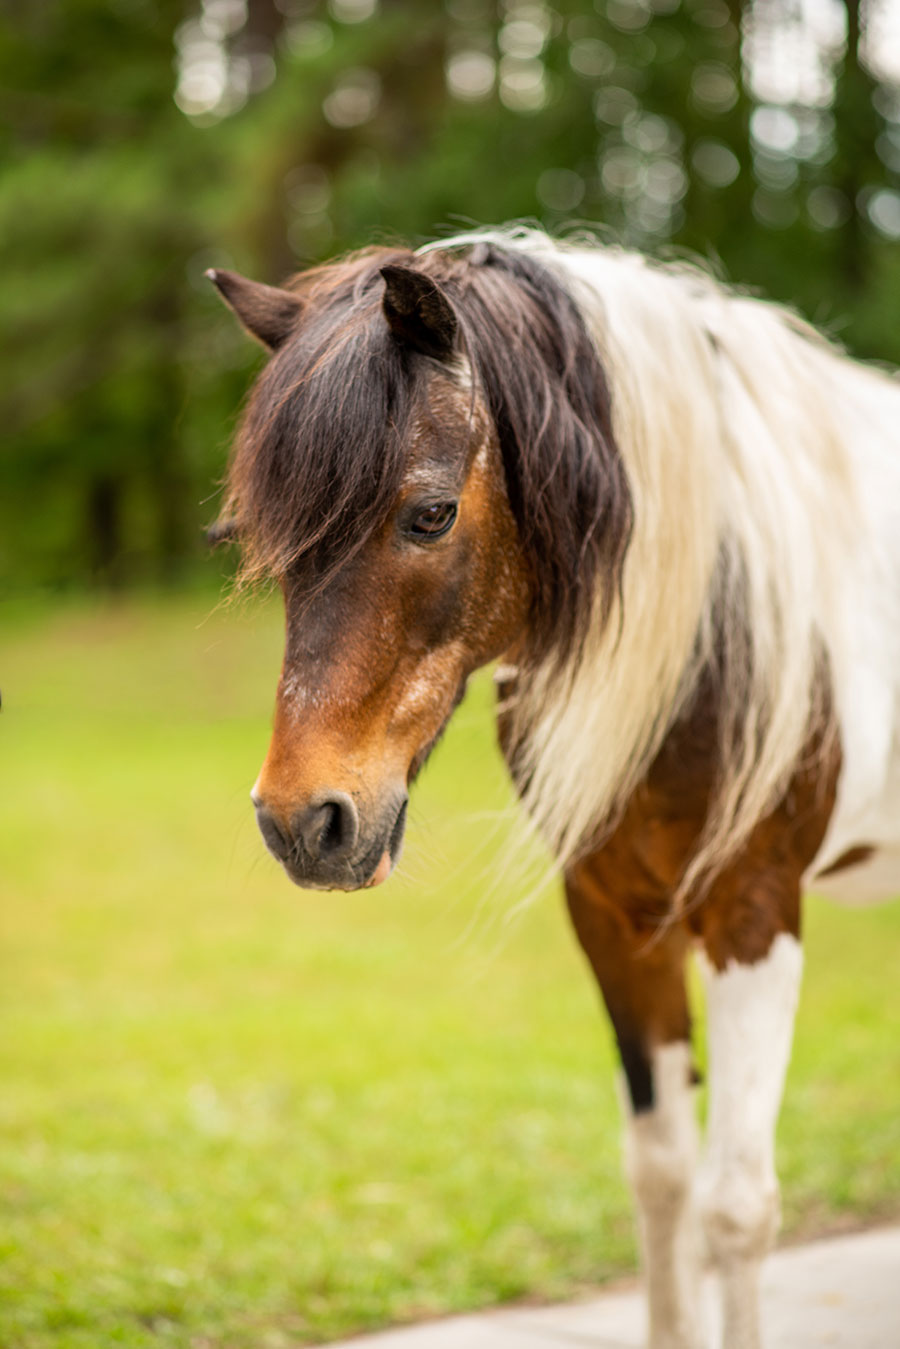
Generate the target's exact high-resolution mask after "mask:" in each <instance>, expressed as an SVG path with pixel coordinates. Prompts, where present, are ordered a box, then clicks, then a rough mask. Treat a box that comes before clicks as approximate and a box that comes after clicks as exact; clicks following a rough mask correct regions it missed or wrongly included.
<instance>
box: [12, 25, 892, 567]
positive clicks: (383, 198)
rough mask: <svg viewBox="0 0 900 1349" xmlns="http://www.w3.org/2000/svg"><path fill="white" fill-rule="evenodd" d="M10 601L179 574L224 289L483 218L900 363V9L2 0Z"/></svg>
mask: <svg viewBox="0 0 900 1349" xmlns="http://www.w3.org/2000/svg"><path fill="white" fill-rule="evenodd" d="M0 12H2V16H3V17H2V20H0V69H2V81H0V127H2V130H0V134H2V146H3V168H2V177H0V238H2V241H3V249H2V259H0V268H2V273H0V284H2V295H3V304H2V307H0V332H2V338H3V351H4V368H3V381H2V383H3V387H2V392H0V400H2V406H0V412H2V428H3V439H4V442H5V443H4V448H3V450H2V460H0V475H2V476H0V587H3V588H5V589H9V588H10V587H15V588H17V589H18V588H22V587H29V586H31V585H33V584H34V583H40V584H42V585H50V586H53V587H70V586H76V587H79V586H83V585H85V584H102V585H107V586H127V585H128V584H133V583H135V582H139V581H147V580H154V581H164V582H171V581H174V580H177V579H178V578H179V577H183V576H184V575H185V573H186V572H188V571H189V570H190V569H191V568H192V567H193V566H194V565H195V564H196V562H197V559H198V556H199V554H200V548H201V541H200V525H201V523H202V522H203V521H204V520H207V519H209V518H210V516H211V515H212V514H213V513H214V511H215V500H214V499H213V500H210V495H211V493H212V492H213V490H214V486H215V484H216V482H217V481H218V480H219V479H220V478H221V474H222V467H223V460H224V456H225V449H226V445H227V441H228V429H229V426H230V423H231V419H232V417H233V415H234V410H235V407H236V405H237V403H238V402H239V400H240V398H241V395H242V392H243V390H244V388H245V386H246V383H247V378H248V374H249V372H250V370H251V369H252V365H253V360H254V354H253V351H252V350H251V348H250V347H249V346H248V344H247V343H246V341H245V339H244V338H242V337H241V336H240V335H239V334H238V333H237V331H235V329H234V327H232V326H230V325H229V323H228V321H227V320H226V318H225V316H224V314H222V313H221V312H220V311H219V309H218V308H217V307H216V302H215V300H214V298H213V296H212V295H211V294H210V293H209V289H210V288H209V286H208V283H207V282H205V281H203V279H202V275H203V271H204V269H205V268H206V267H208V266H211V265H228V266H233V267H235V268H237V269H239V270H243V271H246V272H249V273H251V274H252V275H254V276H256V277H258V278H260V279H264V280H268V281H277V280H279V279H282V278H283V277H285V276H286V275H287V274H289V273H290V272H292V271H294V270H296V269H298V268H300V267H303V266H305V265H307V264H309V263H310V262H313V261H316V260H319V259H322V258H325V257H327V256H329V255H330V254H333V253H340V252H342V251H344V250H347V249H349V248H354V247H357V246H360V245H363V244H368V243H371V242H373V241H380V240H385V239H398V238H399V239H403V240H408V241H411V242H413V243H416V242H420V241H423V240H425V239H427V238H430V237H433V236H434V235H435V234H440V233H441V232H446V231H447V230H448V229H450V230H453V229H458V228H459V227H460V225H461V224H464V223H468V222H479V223H497V222H500V221H504V220H509V219H513V218H521V217H527V218H536V219H538V220H540V221H542V222H543V223H545V224H546V225H547V226H548V227H550V228H551V229H557V228H559V227H560V226H561V225H563V224H564V223H565V222H568V221H571V220H584V221H590V222H595V223H597V224H599V225H601V226H602V227H603V228H604V229H605V230H607V231H608V232H609V234H610V235H611V236H612V237H614V238H616V239H618V240H621V241H624V242H626V243H629V244H634V245H637V246H639V247H643V248H649V249H651V250H654V251H665V250H667V249H671V248H673V247H674V248H677V249H685V248H686V249H691V250H695V251H696V252H698V253H699V254H700V255H701V256H702V257H704V258H708V259H711V260H714V261H716V263H717V265H721V267H722V268H723V269H724V272H725V273H726V274H727V275H728V276H730V277H731V278H732V279H733V280H735V281H739V282H741V283H742V284H747V285H751V286H756V287H759V288H761V289H762V290H763V291H765V292H766V293H767V294H770V295H772V296H774V297H777V298H780V299H784V300H788V301H790V302H791V303H794V304H796V305H798V306H799V307H800V308H801V309H802V310H803V311H804V312H805V313H806V314H807V315H808V316H809V317H811V318H813V319H814V320H815V321H817V322H819V323H822V324H825V325H826V326H827V327H828V328H829V329H830V330H831V331H832V332H834V333H835V334H837V335H838V336H839V337H840V338H841V339H842V340H844V341H846V342H847V343H848V344H849V345H850V346H851V347H852V348H853V350H854V351H855V352H857V353H858V354H861V355H864V356H867V357H877V358H880V359H884V360H893V361H897V360H900V325H898V323H897V320H896V315H897V313H898V311H900V248H898V239H900V0H868V3H864V2H863V0H746V2H745V0H596V3H593V4H592V3H590V0H553V3H549V2H547V3H545V2H544V0H445V2H443V3H442V2H441V0H329V3H327V4H326V3H323V2H322V0H28V3H27V4H22V3H17V2H16V0H5V3H4V4H3V6H2V10H0Z"/></svg>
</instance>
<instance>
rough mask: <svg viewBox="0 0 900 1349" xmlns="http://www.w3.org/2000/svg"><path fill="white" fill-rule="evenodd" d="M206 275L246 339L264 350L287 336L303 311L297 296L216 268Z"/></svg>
mask: <svg viewBox="0 0 900 1349" xmlns="http://www.w3.org/2000/svg"><path fill="white" fill-rule="evenodd" d="M206 275H207V277H208V278H209V280H210V281H211V282H212V283H213V285H214V286H215V287H216V289H217V290H218V291H219V293H220V295H221V296H222V299H223V300H224V301H225V303H226V304H227V305H228V308H229V309H231V310H233V311H234V313H235V314H237V316H238V318H239V319H240V321H241V323H242V324H243V325H244V327H245V328H246V329H247V332H248V333H249V334H250V336H251V337H255V338H256V340H257V341H258V342H262V344H263V346H264V347H268V348H269V350H270V351H275V350H276V349H277V348H278V347H280V346H281V344H282V343H283V342H285V341H286V340H287V338H288V337H290V335H291V333H292V332H293V331H294V328H295V327H296V326H297V320H298V319H299V318H300V314H301V311H302V309H303V302H302V300H301V299H300V297H299V296H298V295H295V294H294V293H293V292H292V291H290V290H279V288H278V287H277V286H264V285H263V284H262V282H261V281H249V280H248V279H247V277H245V276H239V275H238V274H237V272H224V271H222V270H221V269H220V268H218V267H210V269H209V271H208V272H207V273H206Z"/></svg>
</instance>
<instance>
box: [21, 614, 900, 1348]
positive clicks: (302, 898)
mask: <svg viewBox="0 0 900 1349" xmlns="http://www.w3.org/2000/svg"><path fill="white" fill-rule="evenodd" d="M2 624H3V629H2V633H3V635H2V638H0V683H2V688H3V697H4V710H3V714H2V719H0V765H2V773H3V783H4V791H3V816H2V824H0V899H2V903H0V952H2V954H0V960H2V969H0V1078H2V1082H3V1089H2V1094H0V1344H2V1345H4V1346H9V1347H10V1349H13V1347H15V1349H49V1346H54V1349H87V1347H88V1346H91V1347H92V1349H94V1347H95V1346H98V1345H113V1344H115V1345H126V1346H143V1345H172V1346H185V1347H188V1346H190V1349H213V1347H215V1349H224V1347H225V1346H228V1347H229V1349H232V1347H234V1349H244V1347H245V1346H246V1349H249V1346H251V1345H252V1346H254V1349H278V1346H287V1345H295V1344H300V1343H308V1342H316V1341H321V1340H326V1339H328V1338H333V1337H335V1336H338V1335H342V1334H348V1333H350V1332H352V1331H359V1330H364V1329H367V1328H372V1327H375V1326H378V1325H381V1324H384V1323H385V1322H388V1321H397V1320H399V1321H402V1320H409V1319H413V1318H416V1317H423V1316H431V1315H434V1314H438V1313H442V1312H446V1311H451V1310H457V1309H460V1308H463V1307H470V1306H475V1305H483V1304H487V1303H492V1302H496V1301H500V1300H503V1299H509V1298H518V1297H525V1296H528V1297H536V1298H544V1299H551V1298H558V1297H562V1296H565V1295H567V1294H570V1293H572V1292H574V1291H577V1290H578V1289H580V1288H583V1287H585V1286H586V1285H588V1284H590V1283H595V1282H597V1281H599V1280H601V1279H603V1278H606V1277H608V1276H610V1275H612V1274H615V1273H618V1272H622V1271H624V1270H626V1269H628V1268H630V1267H631V1265H632V1263H633V1260H634V1242H633V1234H632V1221H631V1216H630V1208H629V1203H628V1199H627V1195H626V1192H625V1187H624V1184H623V1182H622V1179H621V1176H620V1163H619V1153H620V1142H619V1140H620V1126H619V1120H618V1111H617V1106H616V1101H615V1092H614V1063H615V1059H614V1054H613V1051H612V1047H611V1042H610V1037H609V1033H608V1031H607V1029H606V1027H605V1025H604V1023H603V1021H602V1019H601V1017H600V1015H599V1014H598V1011H597V1006H596V1003H597V999H596V995H595V993H594V990H593V989H592V987H591V985H590V982H589V979H588V976H587V974H586V972H585V971H584V970H583V969H582V965H581V958H580V956H579V954H578V952H577V951H576V949H575V945H574V942H573V939H572V937H571V936H570V934H569V931H568V928H567V924H566V921H565V917H564V914H563V912H562V906H561V904H560V902H559V898H558V896H557V893H556V887H555V886H553V885H552V884H551V885H547V884H542V874H543V872H542V868H541V867H540V865H539V864H537V863H535V861H534V860H533V859H532V860H530V861H522V862H519V861H517V860H515V859H516V855H517V854H516V844H515V836H514V834H513V832H512V828H511V823H510V820H511V799H510V794H509V791H508V788H507V786H506V783H505V778H504V774H503V769H502V766H501V764H500V761H499V757H498V755H497V753H496V751H495V749H494V747H493V733H492V728H491V723H490V711H489V703H490V687H489V681H488V680H487V679H486V678H480V679H479V680H477V681H475V683H474V685H473V688H472V691H471V693H470V695H469V697H468V698H467V700H466V702H465V703H464V705H463V707H462V708H461V709H460V711H459V712H458V714H457V717H456V719H455V722H454V725H453V727H452V728H451V731H450V733H449V735H448V736H447V738H446V740H445V742H444V744H443V745H442V746H441V747H440V749H439V750H438V752H437V754H436V756H435V760H434V762H433V764H432V765H430V766H429V768H428V769H427V770H426V773H425V775H424V777H423V781H422V782H421V784H420V785H419V786H418V788H417V791H416V794H415V797H414V809H413V817H412V822H411V827H410V831H409V838H408V841H407V845H406V853H405V860H404V863H403V864H402V866H401V874H400V875H399V876H398V877H397V878H396V879H394V880H392V881H391V882H390V884H389V885H388V886H387V887H384V888H381V889H379V890H376V891H369V892H364V893H363V894H360V895H349V896H348V895H328V894H325V895H321V894H305V893H303V892H301V891H299V890H296V889H294V888H293V887H292V886H290V885H289V883H288V882H287V881H286V880H285V879H284V878H283V876H282V874H281V872H280V870H279V869H278V867H277V866H276V865H275V863H274V862H272V861H271V860H270V859H269V858H268V857H267V856H266V855H265V854H264V851H263V848H262V844H261V841H260V840H259V839H258V837H257V834H256V829H255V825H254V823H253V819H252V812H251V809H250V806H249V802H248V799H247V792H248V790H249V788H250V785H251V783H252V781H253V779H254V777H255V775H256V772H257V768H258V764H259V762H260V760H261V757H262V755H263V753H264V751H265V746H266V742H267V736H268V718H269V711H270V707H271V704H272V699H273V696H274V687H275V679H276V674H277V669H278V664H279V659H280V640H281V617H280V613H279V611H278V608H277V605H276V604H275V603H274V602H268V603H265V604H262V603H260V604H253V605H252V606H231V607H230V608H217V607H216V602H215V600H214V599H210V598H209V596H204V595H202V594H201V595H186V596H183V597H181V598H180V599H178V600H177V601H176V600H171V599H169V600H166V601H162V600H159V601H157V600H153V599H144V600H139V601H137V600H131V601H129V602H128V603H121V604H117V605H113V604H108V605H105V606H100V607H98V606H88V605H87V604H86V603H81V604H78V603H72V604H69V605H67V606H64V607H51V606H46V605H45V606H43V607H35V606H31V607H29V606H20V607H18V608H17V609H16V610H14V611H13V610H10V611H9V612H7V613H5V614H4V615H2ZM498 859H499V860H498ZM529 895H530V896H532V898H533V902H531V903H529V904H527V905H524V906H523V905H522V904H521V901H522V899H523V897H526V896H529ZM807 928H808V952H809V954H808V964H807V972H808V973H807V981H806V987H805V991H804V997H803V1003H802V1007H801V1015H800V1021H799V1026H798V1035H797V1048H796V1053H795V1057H794V1062H793V1065H792V1068H791V1074H790V1081H789V1086H788V1094H787V1102H786V1107H785V1111H784V1114H783V1117H782V1126H781V1130H780V1135H779V1138H780V1147H779V1155H780V1165H781V1173H782V1178H783V1182H784V1206H785V1213H786V1220H787V1230H788V1232H789V1233H794V1234H797V1233H801V1232H804V1233H805V1232H808V1231H811V1230H815V1229H818V1228H821V1227H827V1226H830V1225H834V1224H836V1223H841V1222H847V1221H854V1222H855V1221H862V1220H868V1219H872V1218H877V1217H881V1216H884V1215H887V1214H891V1213H896V1212H898V1211H900V989H898V981H897V972H898V970H900V905H898V904H893V905H889V906H885V907H883V908H880V909H870V910H866V911H862V912H860V911H854V912H851V911H843V910H840V909H837V908H833V907H830V906H826V905H825V904H824V903H817V902H813V903H812V904H811V905H810V907H809V910H808V918H807Z"/></svg>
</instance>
